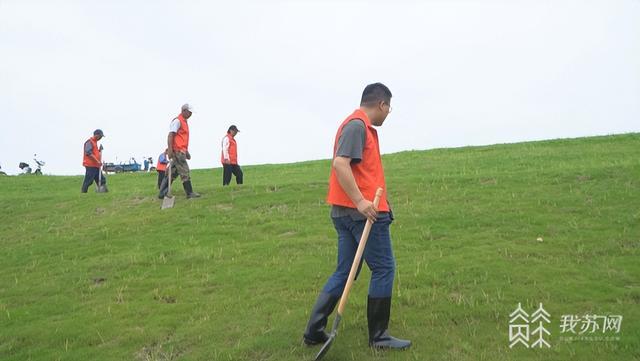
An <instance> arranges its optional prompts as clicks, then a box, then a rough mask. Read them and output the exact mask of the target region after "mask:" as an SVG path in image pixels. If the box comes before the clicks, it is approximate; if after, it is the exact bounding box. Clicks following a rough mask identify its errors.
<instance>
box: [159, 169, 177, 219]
mask: <svg viewBox="0 0 640 361" xmlns="http://www.w3.org/2000/svg"><path fill="white" fill-rule="evenodd" d="M167 171H168V173H169V176H168V177H169V178H167V181H168V182H169V183H167V187H168V188H167V194H165V195H164V198H162V208H161V209H167V208H173V205H174V204H175V202H176V197H174V196H173V194H171V173H173V169H172V168H171V160H169V163H167Z"/></svg>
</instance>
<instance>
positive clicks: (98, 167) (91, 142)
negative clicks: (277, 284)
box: [81, 129, 107, 193]
mask: <svg viewBox="0 0 640 361" xmlns="http://www.w3.org/2000/svg"><path fill="white" fill-rule="evenodd" d="M102 138H104V133H103V132H102V130H100V129H96V130H95V131H94V132H93V137H91V138H89V139H87V141H86V142H84V147H83V148H84V149H83V150H84V152H83V157H82V165H83V166H84V168H85V172H84V181H83V182H82V189H81V192H82V193H87V190H89V186H90V185H91V183H93V182H96V184H97V185H98V187H100V186H102V185H104V189H105V190H107V178H106V177H105V176H104V175H103V176H102V177H100V173H99V172H102V149H103V148H102V145H100V146H99V147H98V141H100V139H102ZM100 178H102V184H100Z"/></svg>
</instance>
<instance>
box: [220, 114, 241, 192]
mask: <svg viewBox="0 0 640 361" xmlns="http://www.w3.org/2000/svg"><path fill="white" fill-rule="evenodd" d="M238 132H239V130H238V127H236V126H235V125H232V126H230V127H229V129H228V130H227V134H226V135H225V136H224V138H222V152H221V153H220V162H221V163H222V169H223V170H222V185H223V186H226V185H229V183H230V182H231V174H233V175H234V176H236V183H237V184H242V182H243V174H242V169H241V168H240V166H239V165H238V144H237V143H236V138H235V137H236V135H237V134H238Z"/></svg>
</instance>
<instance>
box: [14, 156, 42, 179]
mask: <svg viewBox="0 0 640 361" xmlns="http://www.w3.org/2000/svg"><path fill="white" fill-rule="evenodd" d="M36 156H37V154H34V155H33V160H34V161H35V162H36V165H37V166H38V167H37V168H36V171H35V172H33V174H35V175H42V167H44V165H45V162H43V161H41V160H37V159H36V158H35V157H36ZM18 168H20V169H22V174H31V172H32V171H33V170H32V169H31V166H30V165H29V163H25V162H20V164H18Z"/></svg>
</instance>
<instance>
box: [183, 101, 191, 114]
mask: <svg viewBox="0 0 640 361" xmlns="http://www.w3.org/2000/svg"><path fill="white" fill-rule="evenodd" d="M181 110H183V111H184V110H188V111H190V112H191V113H193V107H192V106H191V105H189V103H184V104H182V108H181Z"/></svg>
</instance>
